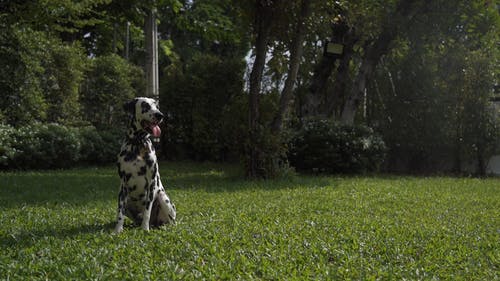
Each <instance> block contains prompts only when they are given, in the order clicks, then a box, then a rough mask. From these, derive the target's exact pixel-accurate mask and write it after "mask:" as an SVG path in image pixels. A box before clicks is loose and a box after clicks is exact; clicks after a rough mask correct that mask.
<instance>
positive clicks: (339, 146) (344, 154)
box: [289, 120, 386, 173]
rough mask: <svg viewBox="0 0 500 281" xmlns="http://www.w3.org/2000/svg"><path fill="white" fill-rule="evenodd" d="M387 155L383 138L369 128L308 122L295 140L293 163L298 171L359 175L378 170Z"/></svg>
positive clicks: (292, 155)
mask: <svg viewBox="0 0 500 281" xmlns="http://www.w3.org/2000/svg"><path fill="white" fill-rule="evenodd" d="M385 152H386V147H385V144H384V142H383V140H382V138H381V137H380V136H379V135H377V134H375V133H374V131H373V130H372V129H371V128H369V127H366V126H361V125H354V126H352V125H341V124H339V123H335V122H333V121H329V120H308V121H306V122H305V123H304V124H303V126H302V128H301V129H300V130H299V131H298V132H297V133H296V134H295V135H294V136H293V137H292V140H291V142H290V150H289V160H290V163H291V165H292V166H294V167H295V168H297V169H298V170H304V171H318V172H327V173H356V172H366V171H376V170H378V169H379V168H380V166H381V164H382V162H383V160H384V156H385Z"/></svg>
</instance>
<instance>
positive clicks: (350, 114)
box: [341, 0, 422, 124]
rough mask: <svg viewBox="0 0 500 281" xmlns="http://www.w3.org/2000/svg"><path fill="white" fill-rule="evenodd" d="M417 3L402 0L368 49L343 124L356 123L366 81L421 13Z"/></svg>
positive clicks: (352, 90) (344, 112)
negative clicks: (398, 38)
mask: <svg viewBox="0 0 500 281" xmlns="http://www.w3.org/2000/svg"><path fill="white" fill-rule="evenodd" d="M417 2H418V1H416V0H401V1H400V2H399V3H398V6H397V7H396V11H395V12H394V13H393V14H392V15H390V16H389V17H388V20H387V22H386V23H385V28H384V29H383V31H382V33H381V34H380V35H379V36H378V38H377V39H376V40H375V42H373V44H371V45H369V46H368V47H367V48H366V50H365V54H364V58H363V61H362V63H361V66H360V68H359V71H358V74H357V76H356V78H355V80H354V83H353V85H352V88H351V91H350V93H349V97H348V98H347V100H346V101H345V104H344V108H343V110H342V115H341V121H342V122H343V123H346V124H353V123H354V118H355V115H356V110H357V108H358V105H359V104H360V101H361V98H362V97H363V95H364V92H365V89H366V81H368V80H369V79H370V78H371V76H372V74H373V72H374V70H375V68H376V66H377V64H378V62H379V60H380V58H381V57H382V56H384V55H385V54H386V53H387V52H388V51H389V49H390V48H389V47H390V44H391V43H392V41H394V39H395V38H396V36H397V35H398V32H399V31H400V30H401V29H402V28H408V26H409V25H410V23H411V21H412V19H413V17H414V16H415V15H416V14H417V13H418V12H419V8H422V7H416V6H415V4H417ZM394 19H396V20H395V21H396V22H401V23H399V24H395V23H394V22H393V21H392V20H394Z"/></svg>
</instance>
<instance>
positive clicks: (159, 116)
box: [155, 112, 163, 121]
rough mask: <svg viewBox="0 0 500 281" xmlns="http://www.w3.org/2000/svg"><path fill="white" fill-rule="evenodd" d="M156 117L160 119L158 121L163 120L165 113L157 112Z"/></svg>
mask: <svg viewBox="0 0 500 281" xmlns="http://www.w3.org/2000/svg"><path fill="white" fill-rule="evenodd" d="M155 118H156V120H158V121H161V120H163V113H161V112H157V113H155Z"/></svg>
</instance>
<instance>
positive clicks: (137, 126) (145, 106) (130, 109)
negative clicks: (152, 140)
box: [123, 97, 163, 137]
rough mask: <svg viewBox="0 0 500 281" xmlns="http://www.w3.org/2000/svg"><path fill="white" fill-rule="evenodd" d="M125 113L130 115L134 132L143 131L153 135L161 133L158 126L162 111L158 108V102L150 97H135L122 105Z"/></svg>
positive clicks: (161, 118) (156, 135) (157, 135)
mask: <svg viewBox="0 0 500 281" xmlns="http://www.w3.org/2000/svg"><path fill="white" fill-rule="evenodd" d="M123 108H124V109H125V111H126V112H127V113H129V114H130V115H131V116H132V122H131V128H132V130H133V131H134V133H136V132H141V131H144V132H146V133H148V134H151V135H153V136H155V137H159V136H160V134H161V130H160V127H159V126H158V125H159V124H160V123H161V121H162V120H163V113H161V112H160V110H159V109H158V104H157V102H156V101H155V100H154V99H151V98H143V97H141V98H135V99H133V100H131V101H130V102H127V103H125V104H124V105H123Z"/></svg>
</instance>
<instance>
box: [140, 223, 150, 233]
mask: <svg viewBox="0 0 500 281" xmlns="http://www.w3.org/2000/svg"><path fill="white" fill-rule="evenodd" d="M141 228H142V229H144V230H145V231H149V224H142V225H141Z"/></svg>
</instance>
